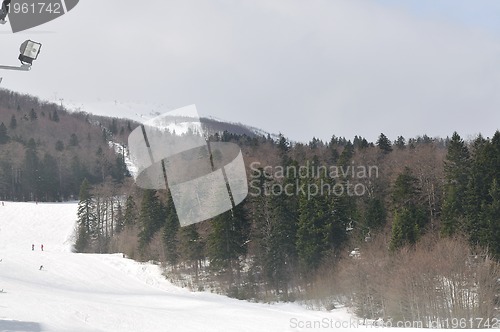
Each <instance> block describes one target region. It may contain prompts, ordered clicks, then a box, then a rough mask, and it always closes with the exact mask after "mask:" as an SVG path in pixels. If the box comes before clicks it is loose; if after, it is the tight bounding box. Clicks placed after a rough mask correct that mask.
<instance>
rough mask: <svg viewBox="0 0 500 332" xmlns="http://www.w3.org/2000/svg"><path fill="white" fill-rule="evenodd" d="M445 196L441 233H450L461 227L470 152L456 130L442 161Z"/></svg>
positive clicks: (468, 174) (468, 175)
mask: <svg viewBox="0 0 500 332" xmlns="http://www.w3.org/2000/svg"><path fill="white" fill-rule="evenodd" d="M444 171H445V179H446V184H445V198H444V203H443V224H442V233H443V234H446V235H451V234H453V233H455V232H456V231H457V229H459V228H462V227H463V219H464V215H465V206H466V204H465V203H466V202H465V193H466V189H467V184H468V182H469V177H470V154H469V150H468V149H467V146H466V145H465V143H464V141H463V140H462V139H461V137H460V136H459V135H458V133H457V132H454V133H453V136H452V138H451V140H450V142H449V144H448V153H447V155H446V159H445V162H444Z"/></svg>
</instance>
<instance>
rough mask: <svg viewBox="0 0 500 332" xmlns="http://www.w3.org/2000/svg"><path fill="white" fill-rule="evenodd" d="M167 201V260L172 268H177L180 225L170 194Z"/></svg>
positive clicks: (165, 231)
mask: <svg viewBox="0 0 500 332" xmlns="http://www.w3.org/2000/svg"><path fill="white" fill-rule="evenodd" d="M167 199H168V201H167V206H166V218H165V227H164V229H163V242H164V244H165V258H166V260H167V262H168V263H169V264H170V265H171V266H175V265H176V264H177V263H178V261H179V243H178V242H179V241H178V232H179V228H180V224H179V218H178V217H177V212H176V210H175V205H174V202H173V200H172V196H171V195H170V192H168V194H167Z"/></svg>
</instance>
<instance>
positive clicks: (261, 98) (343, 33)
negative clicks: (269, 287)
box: [0, 0, 500, 141]
mask: <svg viewBox="0 0 500 332" xmlns="http://www.w3.org/2000/svg"><path fill="white" fill-rule="evenodd" d="M499 17H500V1H496V0H474V1H471V0H427V1H426V0H408V1H404V0H372V1H368V0H366V1H363V0H248V1H246V0H243V1H233V0H212V1H206V0H199V1H193V0H179V1H168V0H145V1H132V0H81V1H80V3H79V5H78V6H77V7H75V9H73V10H72V11H71V12H69V13H68V14H66V15H64V16H63V17H61V18H59V19H57V20H54V21H52V22H50V23H47V24H45V25H43V26H40V27H38V28H34V29H31V30H28V31H26V32H22V33H17V34H12V32H10V27H9V25H4V26H0V63H1V64H5V65H8V64H16V63H17V56H18V48H19V45H20V44H21V42H22V41H24V40H25V39H33V40H36V41H39V42H42V43H43V47H42V53H41V54H40V57H39V59H38V60H37V61H36V62H35V63H34V66H33V69H32V71H31V72H29V73H23V72H6V71H3V72H0V76H3V77H4V80H3V82H2V85H1V87H3V88H8V89H12V90H15V91H20V92H24V93H29V94H33V95H36V96H39V97H41V98H43V99H52V100H54V99H60V98H63V99H64V100H67V101H73V102H77V103H83V104H84V105H85V103H88V102H95V101H96V100H102V101H114V100H118V101H120V102H150V103H154V104H163V105H165V111H168V110H172V109H175V108H177V107H182V106H185V105H189V104H196V105H197V108H198V111H199V113H200V115H202V116H203V115H211V116H215V117H217V118H221V119H224V120H228V121H233V122H241V123H244V124H248V125H252V126H256V127H259V128H262V129H264V130H267V131H270V132H273V133H278V132H282V133H283V134H284V135H285V136H287V137H289V138H290V139H293V140H299V141H309V140H310V139H311V138H312V137H313V136H315V137H319V138H321V139H323V140H329V139H330V137H331V136H332V135H336V136H345V137H347V138H351V139H352V138H353V137H354V135H361V136H363V137H366V138H367V139H369V140H371V141H374V140H376V138H377V136H378V135H379V134H380V133H381V132H383V133H385V134H386V135H387V136H389V138H391V139H396V137H397V136H398V135H403V136H405V137H407V138H408V137H414V136H416V135H422V134H427V135H429V136H441V137H446V136H448V135H449V136H451V134H452V132H453V131H455V130H456V131H458V132H459V133H460V134H461V135H462V136H463V137H466V138H467V137H471V136H472V135H475V134H477V133H479V132H481V133H483V135H485V136H492V134H493V133H494V131H495V130H497V129H498V128H499V127H500V22H499Z"/></svg>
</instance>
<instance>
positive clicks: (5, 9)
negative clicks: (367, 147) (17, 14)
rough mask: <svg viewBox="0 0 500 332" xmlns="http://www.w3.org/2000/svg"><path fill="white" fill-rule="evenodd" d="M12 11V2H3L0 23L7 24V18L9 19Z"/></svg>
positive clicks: (5, 0)
mask: <svg viewBox="0 0 500 332" xmlns="http://www.w3.org/2000/svg"><path fill="white" fill-rule="evenodd" d="M9 9H10V0H3V2H2V7H1V8H0V23H1V24H5V22H7V21H6V20H5V18H6V17H7V14H8V13H9Z"/></svg>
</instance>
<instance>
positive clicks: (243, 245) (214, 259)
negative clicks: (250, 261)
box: [208, 204, 250, 281]
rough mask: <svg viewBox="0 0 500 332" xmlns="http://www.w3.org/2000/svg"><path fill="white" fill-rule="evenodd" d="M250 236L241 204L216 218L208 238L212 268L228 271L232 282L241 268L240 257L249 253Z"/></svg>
mask: <svg viewBox="0 0 500 332" xmlns="http://www.w3.org/2000/svg"><path fill="white" fill-rule="evenodd" d="M249 235H250V225H249V222H248V218H247V215H246V212H245V210H244V209H243V207H242V205H241V204H240V205H237V206H236V207H235V208H233V209H232V210H230V211H226V212H224V213H222V214H220V215H219V216H217V217H215V218H214V219H213V220H212V233H211V234H210V235H209V238H208V253H209V257H210V266H211V267H213V268H215V269H220V270H226V271H228V272H229V276H230V279H231V281H232V280H233V272H234V269H237V271H239V268H240V266H239V258H240V256H243V255H245V254H246V252H247V244H248V238H249Z"/></svg>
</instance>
